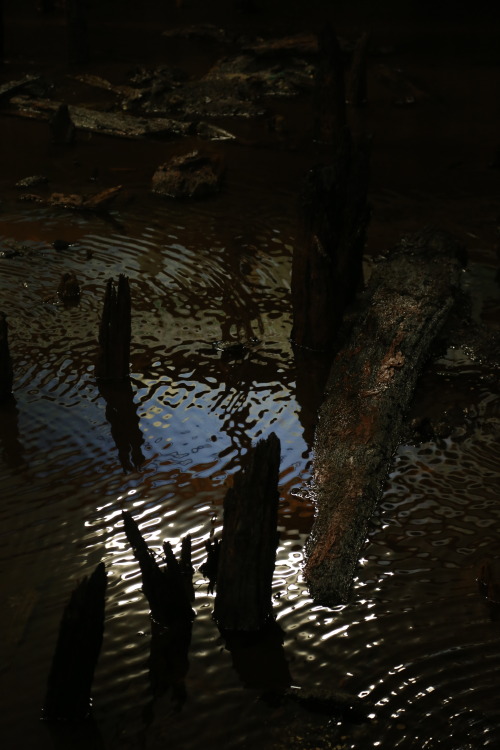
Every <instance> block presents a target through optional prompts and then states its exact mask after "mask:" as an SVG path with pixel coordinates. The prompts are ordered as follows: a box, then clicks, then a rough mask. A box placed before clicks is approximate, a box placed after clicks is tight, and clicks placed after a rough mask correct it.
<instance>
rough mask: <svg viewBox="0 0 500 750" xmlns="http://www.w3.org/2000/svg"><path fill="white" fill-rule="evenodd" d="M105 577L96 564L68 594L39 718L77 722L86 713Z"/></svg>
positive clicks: (99, 639) (101, 624)
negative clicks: (69, 596)
mask: <svg viewBox="0 0 500 750" xmlns="http://www.w3.org/2000/svg"><path fill="white" fill-rule="evenodd" d="M106 585H107V576H106V570H105V567H104V563H99V565H98V566H97V567H96V569H95V570H94V572H93V573H92V575H91V576H90V577H87V576H86V577H85V578H84V579H83V580H82V581H81V582H80V583H79V584H78V586H77V587H76V588H75V590H74V591H73V593H72V594H71V598H70V601H69V603H68V604H67V606H66V608H65V610H64V612H63V616H62V618H61V624H60V628H59V636H58V639H57V644H56V648H55V652H54V656H53V659H52V666H51V669H50V673H49V677H48V682H47V692H46V695H45V701H44V706H43V718H44V719H48V720H51V721H53V720H56V721H57V720H62V721H68V720H69V721H81V720H83V719H86V718H88V716H89V713H90V692H91V687H92V680H93V677H94V670H95V667H96V664H97V660H98V658H99V653H100V650H101V645H102V640H103V633H104V608H105V593H106Z"/></svg>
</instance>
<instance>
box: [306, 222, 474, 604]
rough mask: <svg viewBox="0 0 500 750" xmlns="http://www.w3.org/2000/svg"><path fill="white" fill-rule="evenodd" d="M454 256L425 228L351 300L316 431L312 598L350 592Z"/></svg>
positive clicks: (324, 600)
mask: <svg viewBox="0 0 500 750" xmlns="http://www.w3.org/2000/svg"><path fill="white" fill-rule="evenodd" d="M461 254H462V251H461V248H460V247H459V246H458V244H457V242H456V241H455V240H454V239H452V238H451V237H449V236H447V235H446V234H444V233H442V232H438V231H434V230H431V229H426V230H423V231H421V232H419V233H417V234H415V235H413V236H411V237H409V238H406V239H404V240H403V241H402V242H401V244H400V245H399V246H398V247H397V248H396V249H395V250H394V251H393V252H392V254H390V255H389V257H388V258H387V260H385V261H382V262H381V263H380V264H379V265H378V267H377V268H376V269H375V270H374V272H373V275H372V277H371V279H370V283H369V285H368V288H367V290H366V292H364V293H363V294H362V295H360V298H359V299H358V301H357V303H356V307H355V310H354V312H353V313H352V321H351V327H350V334H349V335H347V336H346V338H345V344H344V346H343V347H342V348H341V349H340V351H339V352H338V353H337V355H336V358H335V360H334V362H333V365H332V368H331V371H330V376H329V381H328V385H327V390H326V397H325V400H324V402H323V405H322V407H321V410H320V413H319V420H318V425H317V429H316V434H315V444H314V452H315V458H314V470H313V488H314V490H315V495H316V502H317V515H316V518H315V521H314V524H313V527H312V530H311V533H310V536H309V539H308V541H307V544H306V557H307V560H306V565H305V577H306V580H307V583H308V585H309V589H310V592H311V595H312V596H313V598H314V599H315V601H317V602H318V603H321V604H325V605H329V606H333V605H336V604H338V603H339V602H345V601H346V600H347V599H348V596H349V592H350V588H351V583H352V578H353V575H354V572H355V569H356V566H357V562H358V559H359V555H360V553H361V549H362V547H363V545H364V543H365V541H366V538H367V534H368V522H369V520H370V518H371V516H372V514H373V511H374V510H375V507H376V504H377V501H378V498H379V496H380V494H381V491H382V487H383V484H384V480H385V478H386V476H387V473H388V470H389V465H390V461H391V457H392V455H393V453H394V451H395V450H396V448H397V445H398V442H399V438H400V433H401V429H402V423H403V417H404V414H405V410H406V409H407V407H408V404H409V402H410V399H411V397H412V394H413V390H414V386H415V383H416V380H417V377H418V374H419V372H420V369H421V367H422V365H423V363H424V361H425V359H426V358H427V357H428V356H429V349H430V346H431V344H432V342H433V340H434V339H435V337H436V335H437V334H438V332H439V331H440V329H441V327H442V325H443V323H444V322H445V320H446V318H447V316H448V313H449V312H450V310H451V308H452V306H453V304H454V298H455V294H456V291H457V288H458V284H459V274H460V261H459V258H460V255H461Z"/></svg>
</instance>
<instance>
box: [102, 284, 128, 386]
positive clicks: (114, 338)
mask: <svg viewBox="0 0 500 750" xmlns="http://www.w3.org/2000/svg"><path fill="white" fill-rule="evenodd" d="M130 339H131V302H130V288H129V283H128V278H127V277H126V276H124V275H123V274H120V276H119V278H118V284H117V286H115V284H114V281H113V279H109V280H108V283H107V286H106V293H105V296H104V307H103V312H102V317H101V323H100V326H99V352H98V356H97V362H96V366H95V375H96V378H98V379H100V380H123V379H124V378H128V377H129V375H130V369H129V360H130Z"/></svg>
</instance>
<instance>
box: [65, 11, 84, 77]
mask: <svg viewBox="0 0 500 750" xmlns="http://www.w3.org/2000/svg"><path fill="white" fill-rule="evenodd" d="M66 29H67V39H68V62H69V63H70V64H74V65H78V64H82V63H86V62H88V61H89V43H88V29H87V0H66Z"/></svg>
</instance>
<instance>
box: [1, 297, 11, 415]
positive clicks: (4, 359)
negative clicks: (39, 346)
mask: <svg viewBox="0 0 500 750" xmlns="http://www.w3.org/2000/svg"><path fill="white" fill-rule="evenodd" d="M8 330H9V327H8V325H7V318H6V317H5V314H4V313H3V312H0V401H6V400H7V399H9V398H10V397H11V395H12V384H13V382H14V373H13V370H12V360H11V358H10V351H9V334H8Z"/></svg>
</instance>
